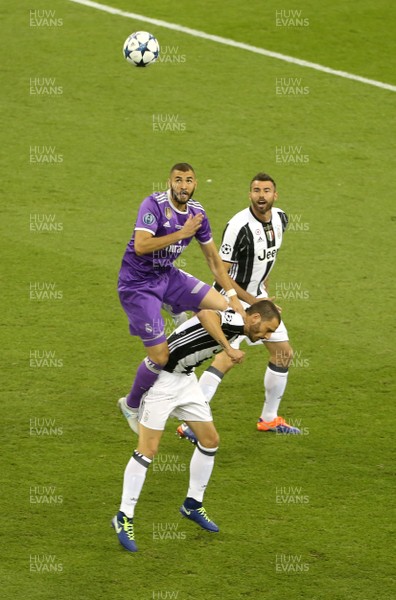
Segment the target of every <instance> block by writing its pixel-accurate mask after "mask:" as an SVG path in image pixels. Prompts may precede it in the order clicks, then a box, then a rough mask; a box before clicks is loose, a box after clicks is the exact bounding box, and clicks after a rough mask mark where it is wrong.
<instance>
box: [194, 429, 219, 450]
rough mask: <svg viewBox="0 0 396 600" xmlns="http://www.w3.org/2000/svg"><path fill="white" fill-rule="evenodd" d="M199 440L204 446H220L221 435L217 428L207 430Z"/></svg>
mask: <svg viewBox="0 0 396 600" xmlns="http://www.w3.org/2000/svg"><path fill="white" fill-rule="evenodd" d="M198 440H199V443H200V444H201V445H202V446H203V447H204V448H218V446H219V444H220V437H219V434H218V433H217V431H216V429H214V430H212V431H208V432H205V434H203V435H201V436H200V437H199V438H198Z"/></svg>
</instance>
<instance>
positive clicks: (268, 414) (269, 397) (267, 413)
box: [261, 363, 288, 422]
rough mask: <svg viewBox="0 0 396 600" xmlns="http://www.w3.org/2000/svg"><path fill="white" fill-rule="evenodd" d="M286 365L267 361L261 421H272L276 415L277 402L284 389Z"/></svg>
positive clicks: (279, 400)
mask: <svg viewBox="0 0 396 600" xmlns="http://www.w3.org/2000/svg"><path fill="white" fill-rule="evenodd" d="M287 375H288V369H287V367H277V366H276V365H274V364H272V363H269V364H268V367H267V369H266V371H265V375H264V389H265V402H264V406H263V410H262V413H261V418H262V419H263V421H267V422H269V421H273V419H275V418H276V417H277V416H278V408H279V404H280V402H281V400H282V396H283V394H284V392H285V389H286V384H287Z"/></svg>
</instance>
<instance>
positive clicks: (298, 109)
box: [0, 0, 396, 600]
mask: <svg viewBox="0 0 396 600" xmlns="http://www.w3.org/2000/svg"><path fill="white" fill-rule="evenodd" d="M106 4H111V5H112V6H114V7H117V8H120V9H124V10H127V11H133V12H136V13H140V14H143V15H147V16H150V17H154V18H159V19H163V20H165V21H169V22H173V23H179V24H181V25H185V26H187V27H191V28H195V29H198V30H202V31H205V32H207V33H212V34H217V35H220V36H224V37H228V38H231V39H234V40H237V41H241V42H245V43H249V44H252V45H255V46H259V47H262V48H266V49H269V50H273V51H276V52H280V53H283V54H287V55H291V56H295V57H298V58H302V59H305V60H307V61H311V62H316V63H319V64H322V65H325V66H328V67H331V68H333V69H340V70H344V71H347V72H350V73H355V74H357V75H361V76H363V77H367V78H371V79H375V80H378V81H382V82H385V83H389V84H395V83H396V81H395V73H394V69H393V68H392V64H391V57H392V56H394V55H395V39H396V36H395V22H396V17H395V14H394V9H393V8H391V7H390V4H389V2H386V1H385V0H378V1H377V2H376V3H375V4H373V3H372V2H369V1H368V0H362V1H360V2H356V1H352V2H348V3H345V2H343V1H342V0H334V1H332V2H330V1H326V0H325V1H324V2H321V3H319V4H318V3H317V2H315V1H314V0H302V1H301V2H295V3H290V2H287V3H285V4H284V5H283V4H282V3H279V2H275V0H268V1H267V2H265V3H264V2H259V1H258V0H253V1H252V2H250V3H247V4H246V6H245V5H244V3H241V2H237V1H236V0H230V1H229V2H226V3H224V2H219V1H217V0H216V1H214V2H213V1H212V2H209V0H202V1H201V2H193V1H191V0H188V1H187V2H184V3H174V2H171V0H163V1H162V2H158V3H147V2H143V1H142V0H136V1H135V2H133V3H132V2H130V1H128V0H107V2H106ZM1 10H2V17H3V18H2V23H3V33H2V39H3V42H4V44H3V53H2V58H3V60H2V63H3V74H4V77H3V85H2V90H3V100H2V106H3V111H2V113H3V116H4V117H3V128H2V129H3V134H4V141H3V145H2V148H1V151H2V158H3V160H2V172H1V179H2V188H3V192H4V194H3V202H2V213H3V217H2V219H1V228H2V232H1V244H2V271H3V278H2V299H3V307H2V333H3V336H2V350H3V353H2V354H3V358H2V367H3V377H2V383H3V385H2V417H3V418H2V423H3V428H4V432H3V439H4V440H5V442H6V443H4V444H3V450H2V458H3V464H4V467H3V468H2V491H3V494H2V521H3V523H4V524H5V527H4V528H3V529H4V531H3V533H2V543H1V544H0V547H1V554H2V558H1V561H0V569H1V575H2V584H1V590H2V597H3V598H7V599H10V600H11V599H12V600H19V599H25V598H28V599H29V600H53V599H55V598H56V599H57V600H70V599H75V600H97V599H104V600H123V599H125V598H132V599H133V600H149V599H155V598H177V599H178V600H187V599H194V600H204V599H205V600H206V599H209V600H212V599H213V600H214V599H217V598H224V599H226V600H234V599H235V598H252V599H257V598H263V599H267V598H268V599H271V600H283V599H284V598H292V599H300V598H304V599H307V600H322V599H326V600H327V599H329V600H344V599H346V598H347V599H348V600H374V599H375V600H377V599H381V600H387V599H389V598H391V597H393V596H392V591H391V590H392V588H391V583H392V578H391V575H392V568H391V565H392V562H391V557H392V552H391V548H392V546H391V540H392V538H391V525H390V523H391V504H392V503H391V500H392V492H391V470H392V469H391V454H392V453H391V447H392V446H391V442H390V440H391V435H392V433H393V430H394V426H392V424H391V423H392V416H393V417H394V409H393V403H392V401H393V399H394V395H395V388H394V379H393V371H394V354H392V346H393V344H392V342H393V340H394V337H395V332H394V319H393V317H394V306H395V289H394V272H393V273H392V270H393V269H392V267H393V266H394V250H395V248H394V236H395V227H396V210H395V207H394V200H393V195H394V191H393V188H394V185H393V178H392V176H391V174H392V173H394V172H395V162H394V156H395V139H396V136H395V131H394V130H393V131H392V127H393V125H392V117H393V124H394V108H395V103H394V101H395V94H394V93H393V92H391V91H388V90H385V89H380V88H376V87H373V86H370V85H366V84H363V83H359V82H357V81H350V80H347V79H343V78H340V77H336V76H334V75H330V74H326V73H322V72H318V71H314V70H311V69H307V68H302V67H299V66H296V65H293V64H290V63H286V62H282V61H279V60H275V59H271V58H267V57H265V56H260V55H258V54H253V53H251V52H247V51H242V50H238V49H237V48H232V47H229V46H225V45H220V44H217V43H214V42H211V41H208V40H205V39H198V38H196V37H192V36H190V35H186V34H185V33H178V32H176V31H171V30H169V29H165V28H162V27H158V26H154V25H148V24H146V23H143V22H138V21H133V20H130V19H127V18H123V17H121V16H116V15H110V14H107V13H104V12H100V11H97V10H94V9H92V8H88V7H84V6H81V5H77V4H74V3H72V2H69V1H67V0H51V2H48V1H43V2H33V0H29V1H28V0H19V2H18V3H8V5H7V6H6V5H4V6H3V8H2V9H1ZM291 10H295V11H299V12H298V13H294V17H293V18H294V19H300V20H302V21H303V23H304V24H299V22H298V21H296V22H295V23H294V24H293V23H291V24H289V25H284V24H280V25H279V24H278V25H277V24H276V18H280V19H282V18H287V17H286V16H285V15H286V14H289V11H291ZM45 11H52V12H45ZM277 11H284V12H283V13H278V15H277ZM392 11H393V12H392ZM289 18H290V15H289ZM32 19H33V21H32ZM40 19H41V20H40ZM42 19H49V21H48V24H46V22H45V20H44V21H43V20H42ZM139 29H145V30H149V31H151V32H152V33H154V34H155V35H156V36H157V37H158V39H159V41H160V43H161V45H162V48H163V57H164V60H163V61H162V62H159V63H157V64H156V65H153V66H151V67H150V68H149V69H147V70H142V69H140V70H138V69H134V68H133V67H131V66H130V65H128V64H127V63H126V61H124V60H123V58H122V52H121V49H122V45H123V42H124V40H125V39H126V37H127V36H128V35H129V34H130V33H131V32H132V31H136V30H139ZM165 57H167V58H166V60H165ZM43 80H45V81H44V82H43ZM291 88H293V89H291ZM297 88H298V89H300V91H298V89H297ZM301 89H302V91H301ZM164 122H165V124H166V125H168V126H167V127H166V128H164V129H166V130H165V131H161V128H160V127H159V126H156V125H155V124H156V123H157V124H158V123H164ZM43 156H44V159H43V158H42V157H43ZM290 157H291V158H290ZM178 161H188V162H191V163H192V164H193V165H194V166H195V168H196V170H197V176H198V180H199V185H198V190H197V194H196V198H197V199H198V200H200V201H202V203H203V204H204V206H205V208H206V209H207V212H208V215H209V217H210V220H211V223H212V227H213V231H214V236H215V240H216V242H217V243H218V242H219V241H220V237H221V232H222V230H223V227H224V225H225V223H226V221H227V220H228V218H230V217H231V216H232V215H233V214H234V213H235V212H236V211H237V210H240V209H241V208H243V207H245V206H246V205H247V202H248V200H247V192H248V182H249V180H250V178H251V177H252V175H253V174H255V172H257V171H259V170H262V169H264V170H266V171H268V172H269V173H270V174H271V175H272V176H273V177H274V178H275V179H276V181H277V183H278V190H279V201H278V205H279V206H280V207H281V208H283V209H284V210H285V211H286V212H287V213H288V214H289V215H290V216H291V225H292V226H291V227H290V230H289V232H288V233H287V234H286V235H285V238H284V245H283V248H282V251H281V253H280V256H279V258H278V262H277V265H276V268H275V270H274V271H273V275H272V277H271V289H270V291H271V292H272V294H273V295H277V297H278V298H279V303H280V304H281V305H282V307H283V315H284V320H285V322H286V325H287V327H288V330H289V334H290V338H291V342H292V345H293V347H294V349H295V351H296V359H295V364H294V367H293V368H292V369H291V372H290V377H289V385H288V388H287V391H286V394H285V396H284V399H283V402H282V405H281V414H282V415H283V416H285V417H286V418H287V419H289V420H291V421H292V422H294V423H296V424H297V423H299V424H300V426H301V427H302V428H303V432H304V435H301V436H299V437H290V438H288V437H281V436H276V435H270V434H268V435H267V434H260V433H258V432H257V431H256V430H255V421H256V419H257V417H258V416H259V414H260V409H261V406H262V402H263V390H262V378H263V373H264V369H265V365H266V362H267V355H266V353H265V352H264V351H262V350H260V349H257V348H253V349H249V350H248V351H247V357H246V361H245V364H244V365H243V366H241V367H237V368H235V369H234V370H233V371H232V373H230V375H229V376H227V377H226V379H225V380H224V382H223V384H222V386H221V387H220V389H219V392H218V394H217V396H216V397H215V398H214V400H213V403H212V408H213V412H214V417H215V422H216V425H217V427H218V430H219V433H220V436H221V448H220V450H219V453H218V456H217V459H216V464H215V470H214V472H213V477H212V480H211V482H210V486H209V487H208V490H207V494H206V498H205V506H206V508H207V510H208V512H209V514H210V515H211V516H212V517H213V518H214V520H215V521H216V522H217V523H218V524H219V526H220V528H221V532H220V534H219V535H218V536H215V535H212V536H211V535H210V534H205V532H202V531H200V530H198V528H196V527H195V526H194V525H193V524H192V523H189V522H186V521H183V520H182V519H181V518H180V517H179V513H178V507H179V505H180V504H181V502H182V500H183V499H184V495H185V492H186V489H187V480H188V465H189V460H190V456H191V450H192V448H191V446H190V444H188V443H186V442H183V441H180V440H178V439H177V438H176V437H175V436H174V429H175V425H176V422H170V423H169V424H168V427H167V430H166V433H165V435H164V438H163V443H162V447H161V450H160V456H159V457H158V459H157V461H156V462H154V466H155V468H154V466H153V468H152V469H151V472H149V474H148V477H147V480H146V485H145V488H144V490H143V493H142V495H141V499H140V502H139V504H138V508H137V511H136V518H135V522H136V536H137V543H138V546H139V553H138V554H137V555H136V556H132V555H129V554H128V553H127V552H125V551H123V549H122V548H121V547H120V546H119V544H118V541H117V539H116V537H115V534H114V532H113V531H112V529H111V528H110V519H111V517H112V516H113V515H114V514H115V512H116V510H117V508H118V505H119V500H120V494H121V484H122V475H123V470H124V467H125V464H126V462H127V460H128V459H129V456H130V455H131V453H132V451H133V449H134V443H135V440H134V439H133V437H132V434H130V432H129V430H128V428H127V426H126V424H125V423H124V421H123V419H122V417H121V415H120V414H119V413H118V410H117V407H116V400H117V399H118V398H119V397H120V395H123V394H124V393H125V392H126V391H127V390H128V389H129V386H130V385H131V382H132V377H133V373H134V371H135V369H136V367H137V365H138V363H139V362H140V360H141V359H142V358H143V356H144V351H143V347H142V346H141V344H140V342H139V341H138V340H137V339H135V338H130V336H129V335H128V329H127V322H126V318H125V315H124V314H123V312H122V309H121V307H120V305H119V302H118V298H117V294H116V282H117V274H118V268H119V265H120V260H121V257H122V254H123V251H124V248H125V245H126V243H127V241H128V240H129V238H130V234H131V231H132V227H133V224H134V217H135V214H136V210H137V207H138V204H139V203H140V201H141V200H142V199H143V198H144V197H145V196H146V195H148V194H149V193H151V192H152V191H153V190H155V189H159V188H163V187H164V185H165V182H166V179H167V174H168V170H169V168H170V166H171V165H172V164H173V163H175V162H178ZM45 229H48V230H47V231H45ZM392 256H393V258H392ZM181 260H182V261H183V268H185V269H186V270H187V271H189V272H191V273H193V274H194V275H196V276H199V277H201V278H203V279H205V280H206V281H208V282H211V275H210V272H209V271H208V269H207V267H206V265H205V264H204V262H203V257H202V254H201V252H200V250H199V248H198V246H197V245H196V244H192V245H191V246H190V248H189V249H188V250H187V252H186V253H185V255H183V256H182V259H181ZM43 286H44V288H43ZM44 289H45V290H46V293H45V294H43V290H44ZM40 293H41V296H40ZM43 357H46V361H47V362H45V361H44V362H40V361H43ZM40 364H41V366H40Z"/></svg>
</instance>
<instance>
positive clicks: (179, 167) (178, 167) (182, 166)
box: [170, 163, 195, 175]
mask: <svg viewBox="0 0 396 600" xmlns="http://www.w3.org/2000/svg"><path fill="white" fill-rule="evenodd" d="M173 171H183V173H187V171H192V172H193V173H194V175H195V171H194V169H193V167H192V166H191V165H190V164H189V163H176V164H175V165H173V167H172V168H171V170H170V174H171V175H172V173H173Z"/></svg>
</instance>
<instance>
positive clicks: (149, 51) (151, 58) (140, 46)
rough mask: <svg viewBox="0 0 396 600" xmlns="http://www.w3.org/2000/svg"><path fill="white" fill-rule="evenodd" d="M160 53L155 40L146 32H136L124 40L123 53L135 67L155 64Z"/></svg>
mask: <svg viewBox="0 0 396 600" xmlns="http://www.w3.org/2000/svg"><path fill="white" fill-rule="evenodd" d="M159 51H160V47H159V43H158V41H157V39H156V38H155V37H154V36H153V35H151V33H148V31H136V32H135V33H131V35H130V36H129V37H128V38H127V39H126V40H125V44H124V48H123V52H124V56H125V58H126V59H127V61H128V62H129V63H131V64H132V65H135V67H147V65H151V63H153V62H155V61H156V60H157V58H158V55H159Z"/></svg>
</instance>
